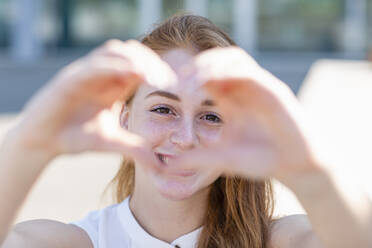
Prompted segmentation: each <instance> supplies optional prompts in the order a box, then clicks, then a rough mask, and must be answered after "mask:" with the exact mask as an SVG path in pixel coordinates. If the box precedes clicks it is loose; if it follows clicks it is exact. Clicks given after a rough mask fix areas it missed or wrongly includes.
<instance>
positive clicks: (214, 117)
mask: <svg viewBox="0 0 372 248" xmlns="http://www.w3.org/2000/svg"><path fill="white" fill-rule="evenodd" d="M200 119H202V120H207V121H210V122H213V123H221V122H222V120H221V119H220V118H219V117H218V116H217V115H214V114H206V115H203V116H202V117H201V118H200Z"/></svg>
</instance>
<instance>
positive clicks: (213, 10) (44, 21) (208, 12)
mask: <svg viewBox="0 0 372 248" xmlns="http://www.w3.org/2000/svg"><path fill="white" fill-rule="evenodd" d="M179 11H188V12H190V13H195V14H199V15H202V16H206V17H208V18H210V19H211V20H212V21H213V22H215V23H216V24H217V25H219V26H220V27H222V28H223V29H224V30H225V31H227V32H228V33H229V34H231V35H232V37H233V38H234V39H235V40H236V41H237V43H238V44H239V45H240V46H242V47H243V48H245V49H246V50H247V51H248V52H250V53H251V54H252V55H253V56H254V57H255V58H256V59H257V60H258V61H259V63H260V64H262V65H263V66H264V67H265V68H267V69H268V70H270V71H271V72H273V73H274V74H275V75H276V76H278V77H279V78H281V79H282V80H284V81H285V82H286V83H288V84H289V85H290V87H291V88H292V89H293V90H294V91H295V92H298V90H299V88H300V86H301V83H302V82H303V79H304V77H305V75H306V73H307V71H308V70H309V67H310V65H311V64H312V63H313V62H314V61H315V60H316V59H319V58H348V59H365V58H366V57H367V51H368V50H369V49H370V48H371V46H372V0H312V1H308V0H230V1H229V0H105V1H103V0H64V1H63V0H0V82H1V83H0V112H14V111H19V110H20V109H21V108H22V106H23V104H24V102H25V101H26V99H28V98H29V97H30V96H31V95H32V93H33V92H35V90H36V89H38V88H39V87H40V86H41V85H43V84H44V83H45V82H46V81H47V80H48V79H49V78H50V77H51V76H52V75H53V74H54V73H55V72H56V71H57V70H58V69H59V68H60V67H61V66H63V65H65V64H67V63H68V62H70V61H72V60H74V59H75V58H77V57H79V56H81V55H84V54H86V53H87V52H88V51H89V50H91V49H92V48H94V47H95V46H97V45H99V44H101V43H102V42H104V41H105V40H107V39H110V38H119V39H122V40H126V39H130V38H138V37H141V35H142V34H144V33H145V32H147V31H149V30H151V28H152V27H153V25H154V23H157V22H159V21H161V20H163V19H165V18H166V17H168V16H170V15H173V14H175V13H177V12H179ZM20 89H22V90H20Z"/></svg>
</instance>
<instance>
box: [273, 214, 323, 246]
mask: <svg viewBox="0 0 372 248" xmlns="http://www.w3.org/2000/svg"><path fill="white" fill-rule="evenodd" d="M269 244H270V245H269V247H270V248H295V247H303V248H321V247H322V246H321V244H320V242H319V240H318V239H317V237H316V236H315V234H314V232H313V229H312V226H311V224H310V221H309V219H308V217H307V216H306V215H302V214H299V215H290V216H286V217H283V218H280V219H277V220H275V221H274V222H273V224H272V226H271V236H270V242H269Z"/></svg>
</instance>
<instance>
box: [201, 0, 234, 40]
mask: <svg viewBox="0 0 372 248" xmlns="http://www.w3.org/2000/svg"><path fill="white" fill-rule="evenodd" d="M233 4H234V1H225V0H209V1H208V7H207V8H208V18H209V19H210V20H211V21H212V22H214V23H215V24H216V25H217V26H218V27H220V28H222V29H223V30H224V31H225V32H227V33H229V34H230V35H231V34H232V29H233V16H232V12H233Z"/></svg>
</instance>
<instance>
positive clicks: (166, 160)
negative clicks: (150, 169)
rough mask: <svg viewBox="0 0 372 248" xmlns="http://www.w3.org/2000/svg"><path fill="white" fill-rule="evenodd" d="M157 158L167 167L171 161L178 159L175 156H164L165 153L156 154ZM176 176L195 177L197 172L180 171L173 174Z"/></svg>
mask: <svg viewBox="0 0 372 248" xmlns="http://www.w3.org/2000/svg"><path fill="white" fill-rule="evenodd" d="M155 155H156V157H157V158H158V159H159V161H160V163H161V164H162V165H165V166H167V165H168V164H169V162H170V160H172V159H174V158H176V156H175V155H169V154H163V153H155ZM171 174H172V175H174V176H181V177H189V176H193V175H195V172H191V171H179V172H172V173H171Z"/></svg>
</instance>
